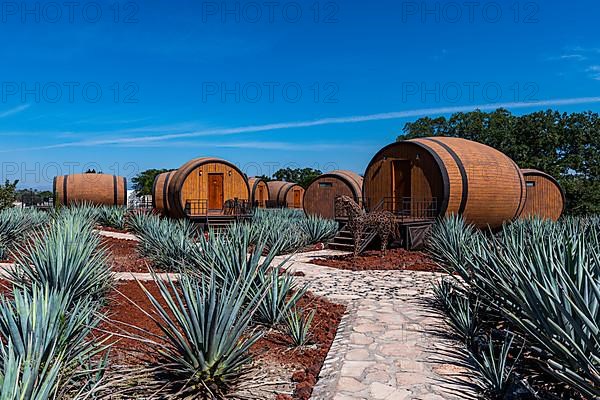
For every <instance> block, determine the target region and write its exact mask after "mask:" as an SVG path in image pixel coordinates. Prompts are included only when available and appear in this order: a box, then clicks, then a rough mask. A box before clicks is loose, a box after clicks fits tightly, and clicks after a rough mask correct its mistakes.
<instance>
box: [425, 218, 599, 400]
mask: <svg viewBox="0 0 600 400" xmlns="http://www.w3.org/2000/svg"><path fill="white" fill-rule="evenodd" d="M428 247H429V250H430V252H431V253H432V255H433V257H434V258H435V260H436V261H437V262H438V263H439V264H440V265H441V266H442V267H443V268H445V269H446V270H447V272H449V275H448V276H447V277H446V278H445V279H443V280H442V281H441V282H440V283H439V284H436V286H435V288H434V289H435V293H436V306H437V308H438V309H439V310H441V311H442V312H443V314H444V315H445V317H446V318H447V321H448V323H449V324H450V326H451V327H452V328H453V336H454V337H455V338H457V339H458V340H460V341H461V342H462V343H463V344H464V346H463V348H464V354H462V355H460V356H461V357H458V358H459V359H460V360H461V362H462V363H463V364H464V365H467V366H469V367H470V368H471V370H472V371H473V374H472V376H471V378H472V380H473V381H474V382H475V383H476V384H477V385H478V386H479V388H480V389H482V391H483V393H484V394H485V396H486V397H487V398H494V399H505V398H532V399H553V398H556V399H597V398H600V220H599V219H597V218H565V219H563V220H561V221H559V222H549V221H542V220H535V219H534V220H525V221H519V222H515V223H512V224H510V225H506V226H504V227H503V229H502V230H501V231H500V232H497V233H495V234H491V233H488V232H481V231H477V230H475V229H474V228H473V227H471V226H468V225H466V224H465V223H464V222H463V220H462V219H461V218H459V217H450V218H447V219H445V220H443V221H441V222H440V223H438V224H437V225H435V227H434V229H433V232H432V235H431V237H430V240H429V243H428Z"/></svg>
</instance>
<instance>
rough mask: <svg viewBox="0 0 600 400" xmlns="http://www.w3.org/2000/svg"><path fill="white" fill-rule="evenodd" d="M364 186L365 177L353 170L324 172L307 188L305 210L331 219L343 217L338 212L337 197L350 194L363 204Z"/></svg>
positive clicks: (304, 200)
mask: <svg viewBox="0 0 600 400" xmlns="http://www.w3.org/2000/svg"><path fill="white" fill-rule="evenodd" d="M362 186H363V178H362V177H361V176H360V175H358V174H357V173H355V172H352V171H345V170H336V171H331V172H328V173H326V174H323V175H321V176H319V177H318V178H316V179H315V180H313V181H312V182H311V183H310V185H309V186H308V187H307V188H306V191H305V192H304V199H303V202H304V212H306V214H307V215H317V216H321V217H324V218H331V219H334V218H336V217H343V215H341V214H340V212H339V211H338V212H337V213H336V210H335V199H336V197H338V196H342V195H344V196H348V197H350V198H352V199H354V201H355V202H356V203H358V204H362ZM336 214H337V215H336Z"/></svg>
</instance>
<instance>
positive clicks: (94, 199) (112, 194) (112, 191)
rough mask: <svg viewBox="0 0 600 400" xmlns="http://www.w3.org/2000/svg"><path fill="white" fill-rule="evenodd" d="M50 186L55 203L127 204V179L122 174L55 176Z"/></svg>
mask: <svg viewBox="0 0 600 400" xmlns="http://www.w3.org/2000/svg"><path fill="white" fill-rule="evenodd" d="M52 188H53V189H52V191H53V192H54V203H55V205H69V204H80V203H88V204H92V205H98V206H100V205H108V206H126V205H127V179H126V178H124V177H122V176H117V175H109V174H96V173H88V174H72V175H62V176H56V177H54V181H53V184H52Z"/></svg>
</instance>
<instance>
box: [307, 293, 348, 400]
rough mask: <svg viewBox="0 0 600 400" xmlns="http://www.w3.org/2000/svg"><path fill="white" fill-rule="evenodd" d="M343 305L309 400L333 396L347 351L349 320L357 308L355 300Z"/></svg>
mask: <svg viewBox="0 0 600 400" xmlns="http://www.w3.org/2000/svg"><path fill="white" fill-rule="evenodd" d="M338 303H342V304H343V303H344V302H340V301H338ZM344 305H345V306H346V312H345V313H344V315H343V317H342V320H341V321H340V324H339V325H338V329H337V332H336V334H335V339H334V340H333V343H332V344H331V347H330V348H329V351H328V352H327V357H325V361H324V362H323V366H322V367H321V372H319V380H318V381H317V384H316V385H315V387H314V388H313V392H312V395H311V397H310V398H311V400H324V399H332V398H333V397H334V396H335V393H336V389H337V383H338V381H339V379H340V372H341V370H342V364H343V361H344V354H346V352H347V351H348V337H350V334H351V333H352V323H351V321H352V320H353V319H354V316H355V315H356V312H357V309H358V307H357V305H356V303H355V302H350V303H346V304H344Z"/></svg>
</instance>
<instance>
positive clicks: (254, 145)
mask: <svg viewBox="0 0 600 400" xmlns="http://www.w3.org/2000/svg"><path fill="white" fill-rule="evenodd" d="M117 146H118V147H127V148H132V147H133V148H154V147H161V148H164V147H165V144H164V143H135V144H122V145H117ZM168 146H169V147H171V148H172V147H185V148H195V147H200V148H232V149H252V150H276V151H332V150H354V151H358V150H364V149H365V148H367V147H375V146H377V144H376V143H322V142H317V143H314V142H302V143H296V142H273V141H258V140H250V141H236V142H194V141H176V142H169V144H168Z"/></svg>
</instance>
